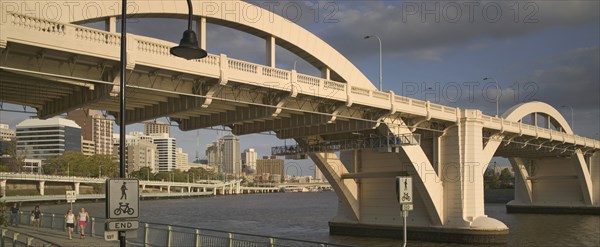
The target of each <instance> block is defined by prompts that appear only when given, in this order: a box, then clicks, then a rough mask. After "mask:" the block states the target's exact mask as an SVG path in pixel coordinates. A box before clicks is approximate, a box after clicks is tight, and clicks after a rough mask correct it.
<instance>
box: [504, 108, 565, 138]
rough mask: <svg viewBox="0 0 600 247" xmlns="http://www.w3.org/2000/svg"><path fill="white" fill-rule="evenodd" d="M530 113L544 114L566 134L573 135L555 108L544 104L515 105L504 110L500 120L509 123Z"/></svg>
mask: <svg viewBox="0 0 600 247" xmlns="http://www.w3.org/2000/svg"><path fill="white" fill-rule="evenodd" d="M532 113H544V114H546V115H548V116H550V117H552V118H553V119H554V120H556V122H558V124H559V125H560V127H562V128H563V130H564V131H565V132H566V133H567V134H574V133H573V129H571V126H570V125H569V123H568V122H567V120H566V119H565V118H564V117H563V115H562V114H560V112H558V110H556V108H554V107H553V106H551V105H549V104H546V103H544V102H539V101H532V102H527V103H521V104H518V105H515V106H513V107H511V108H510V109H508V110H506V112H504V114H502V118H504V119H506V120H509V121H519V120H521V119H523V118H524V117H525V116H527V115H529V114H532Z"/></svg>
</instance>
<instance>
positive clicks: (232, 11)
mask: <svg viewBox="0 0 600 247" xmlns="http://www.w3.org/2000/svg"><path fill="white" fill-rule="evenodd" d="M118 3H119V2H118V1H101V2H99V3H94V7H95V8H96V9H99V10H101V11H97V14H96V15H94V16H91V17H90V16H88V15H87V14H86V8H89V5H87V4H84V2H83V1H81V2H77V1H75V2H72V1H60V0H58V1H52V2H46V1H41V0H40V1H35V0H33V1H15V2H11V3H5V4H4V5H3V9H2V10H1V11H2V12H1V14H2V18H1V19H2V23H0V27H1V30H2V32H1V33H0V52H1V54H0V76H1V78H2V80H0V88H1V89H2V91H1V93H0V101H2V102H8V103H13V104H20V105H26V106H30V107H33V108H35V109H37V112H38V116H39V117H40V118H49V117H53V116H56V115H58V114H62V113H64V112H67V111H70V110H73V109H77V108H80V107H89V108H95V109H103V110H106V111H108V112H109V113H110V114H112V115H113V116H115V118H117V119H119V118H120V117H122V116H120V115H119V114H118V106H119V101H118V97H117V96H118V94H119V78H120V77H119V76H121V74H125V75H127V77H128V84H127V85H126V90H127V95H128V98H127V100H128V104H127V112H126V113H125V116H124V117H125V120H126V122H127V123H129V124H130V123H137V122H141V121H145V120H149V119H154V118H159V117H165V116H166V117H169V118H170V119H171V120H173V121H175V122H177V123H178V125H179V128H180V129H181V130H183V131H189V130H194V129H199V128H206V127H211V126H218V125H223V126H228V127H229V128H231V131H232V132H233V133H234V134H236V135H245V134H252V133H259V132H265V131H273V132H275V133H276V135H277V137H278V138H282V139H291V138H293V139H295V140H296V142H297V143H299V146H301V147H304V148H306V150H308V151H305V152H303V153H301V154H300V153H298V152H295V153H292V154H297V155H306V156H307V157H309V158H311V159H312V160H313V161H314V162H315V163H316V165H317V166H318V168H319V169H320V170H321V171H322V172H323V175H324V176H325V177H326V178H327V180H328V181H329V182H330V183H331V185H332V187H333V189H334V190H335V191H336V193H337V195H338V197H339V204H338V213H337V215H336V216H335V217H334V218H333V219H332V220H331V221H330V232H331V233H332V234H351V235H370V236H383V237H386V236H387V237H397V236H401V235H402V233H401V230H400V229H401V226H402V223H401V222H402V220H401V218H400V217H399V212H400V206H399V205H398V203H397V202H396V195H395V189H394V184H395V183H394V179H395V176H397V175H403V174H408V175H411V176H413V177H414V181H415V189H416V196H415V203H414V211H412V212H411V214H410V215H409V222H411V225H410V226H409V233H410V234H409V236H410V237H411V238H413V239H421V240H428V241H436V240H438V241H455V242H482V243H495V242H503V241H506V235H507V234H508V227H507V226H506V225H505V224H504V223H502V222H500V221H498V220H496V219H493V218H491V217H488V216H487V215H486V214H485V210H484V201H483V193H484V191H483V188H484V186H483V172H484V171H485V169H486V168H487V166H488V163H490V160H491V159H492V157H494V156H502V157H506V158H509V160H510V161H511V164H512V166H513V168H514V170H515V172H516V181H515V187H516V188H515V200H514V201H512V202H510V203H509V205H508V206H507V207H508V208H509V210H517V211H523V210H525V211H526V210H534V211H535V210H538V209H539V208H543V209H544V210H550V211H555V212H560V211H562V212H569V210H581V211H584V212H592V213H595V212H598V210H599V209H600V204H599V199H600V152H598V149H599V148H600V142H599V141H598V140H594V139H590V138H586V137H582V136H579V135H576V134H575V133H573V131H572V129H571V128H570V127H569V124H568V123H567V121H566V120H565V119H564V117H563V116H562V115H561V114H559V112H558V111H557V110H556V109H555V108H554V107H552V106H550V105H548V104H546V103H543V102H527V103H522V104H519V105H516V106H514V107H512V108H511V109H509V110H507V111H506V112H505V113H504V114H502V115H501V116H488V115H485V114H483V113H482V112H481V111H480V110H477V109H460V108H457V107H452V106H445V105H440V104H435V103H432V102H430V101H422V100H418V99H412V98H408V97H403V96H401V95H396V94H395V93H394V92H392V91H387V92H382V91H378V90H376V88H375V87H374V86H373V84H372V83H371V82H370V81H369V80H368V79H367V78H366V77H365V76H364V75H363V74H362V73H361V72H360V71H359V70H358V69H357V68H356V67H355V66H354V65H353V64H352V63H351V62H350V61H348V60H347V59H346V58H345V57H344V56H343V55H341V54H340V53H339V52H337V51H336V50H335V49H333V48H332V47H331V46H330V45H328V44H327V43H325V42H324V41H322V40H321V39H319V38H318V37H316V36H315V35H314V34H311V33H310V32H308V31H306V30H305V29H303V28H302V27H300V26H298V25H296V24H294V23H292V22H290V21H288V20H285V19H284V18H283V17H280V16H278V15H276V14H273V13H270V12H269V11H268V10H265V9H262V8H256V7H255V6H252V5H251V4H250V3H246V2H242V1H213V2H211V3H210V4H211V5H214V6H213V7H214V8H204V7H203V8H200V9H198V8H196V9H194V13H193V18H194V19H195V20H196V21H197V26H196V29H197V30H196V31H197V33H199V36H200V37H199V42H200V46H201V47H202V48H206V46H207V45H209V44H207V43H206V23H207V22H208V23H213V24H217V25H222V26H227V27H230V28H234V29H237V30H241V31H243V32H246V33H249V34H252V35H255V36H257V37H261V38H264V40H265V44H266V47H267V54H266V56H265V57H266V62H265V64H266V65H260V64H255V63H250V62H246V61H242V60H238V59H233V58H230V57H228V56H227V55H225V54H209V55H208V56H207V57H206V58H204V59H200V60H184V59H181V58H177V57H174V56H172V55H170V53H169V49H170V48H171V47H174V46H176V44H173V43H170V42H166V41H163V40H157V39H154V38H150V37H143V36H139V35H133V34H127V40H128V46H127V53H128V58H127V71H124V72H121V71H119V66H118V61H119V43H120V36H119V34H118V33H116V28H115V27H116V18H117V16H118V15H119V11H115V9H118V8H114V7H113V6H119V5H118ZM130 3H131V4H132V5H135V11H136V12H135V17H136V18H146V17H162V18H185V17H186V16H187V8H186V5H185V2H184V1H180V0H156V1H130ZM193 3H194V6H206V4H203V2H202V1H193ZM247 9H253V10H256V11H257V13H259V14H258V15H257V16H260V17H259V18H256V19H253V20H247V19H246V18H241V16H243V14H244V13H243V11H244V10H247ZM49 10H52V11H54V12H51V13H56V12H60V13H62V14H55V15H50V14H47V13H43V12H44V11H45V12H48V11H49ZM96 21H104V22H105V23H106V28H105V30H97V29H91V28H87V27H84V26H81V25H80V24H84V23H89V22H96ZM276 45H279V46H280V47H282V48H284V49H287V50H288V51H290V52H292V53H294V54H296V55H298V56H299V57H301V58H302V59H304V60H305V61H307V62H308V63H310V64H311V65H313V66H314V67H315V68H317V69H319V70H320V71H321V72H322V73H321V77H314V76H309V75H304V74H301V73H298V72H297V71H295V70H283V69H279V68H276V64H275V57H276V54H275V47H276ZM370 136H395V137H407V136H414V137H416V136H418V137H419V138H418V142H414V141H409V142H402V143H396V144H394V145H388V144H385V146H379V147H377V148H374V147H373V146H361V145H359V144H358V143H359V142H361V143H362V142H364V141H365V138H367V137H370ZM400 139H401V138H400ZM408 139H411V138H408ZM342 141H343V142H344V143H350V144H349V145H348V146H344V147H346V148H345V149H343V150H333V149H328V148H327V147H328V146H331V145H329V143H331V142H342ZM352 142H355V143H354V144H352ZM318 146H322V147H325V148H324V149H310V147H318ZM333 146H334V147H341V146H339V145H333ZM311 150H312V151H311ZM313 151H314V152H313ZM338 152H339V155H338ZM432 232H434V233H436V234H435V235H433V236H432V235H431V233H432Z"/></svg>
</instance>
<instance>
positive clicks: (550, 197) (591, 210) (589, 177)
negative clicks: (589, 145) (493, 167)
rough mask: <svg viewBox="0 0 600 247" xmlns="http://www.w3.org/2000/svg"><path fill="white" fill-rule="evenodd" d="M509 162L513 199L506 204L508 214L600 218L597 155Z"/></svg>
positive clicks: (599, 178) (514, 159)
mask: <svg viewBox="0 0 600 247" xmlns="http://www.w3.org/2000/svg"><path fill="white" fill-rule="evenodd" d="M510 162H511V165H512V167H513V170H514V171H515V199H514V200H512V201H510V202H509V203H508V204H507V205H506V211H507V212H508V213H543V214H592V215H600V202H599V199H600V152H596V153H595V154H593V155H591V156H589V157H587V158H586V157H585V156H584V155H583V154H582V153H581V152H577V153H575V154H573V155H570V156H566V157H544V158H511V159H510ZM588 167H589V173H587V172H585V170H588Z"/></svg>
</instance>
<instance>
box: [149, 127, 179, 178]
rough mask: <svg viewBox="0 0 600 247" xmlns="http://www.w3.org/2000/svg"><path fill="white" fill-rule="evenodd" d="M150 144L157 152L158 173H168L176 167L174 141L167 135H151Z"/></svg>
mask: <svg viewBox="0 0 600 247" xmlns="http://www.w3.org/2000/svg"><path fill="white" fill-rule="evenodd" d="M150 137H152V142H153V143H154V144H156V149H157V150H158V171H159V172H168V171H171V170H173V169H175V166H176V158H175V157H176V150H175V148H176V141H175V138H172V137H169V134H167V133H162V134H151V135H150Z"/></svg>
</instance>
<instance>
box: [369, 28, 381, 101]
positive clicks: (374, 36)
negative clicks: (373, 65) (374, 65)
mask: <svg viewBox="0 0 600 247" xmlns="http://www.w3.org/2000/svg"><path fill="white" fill-rule="evenodd" d="M370 38H377V40H379V91H383V73H382V69H381V60H382V52H381V38H379V36H377V35H368V36H365V39H370Z"/></svg>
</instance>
